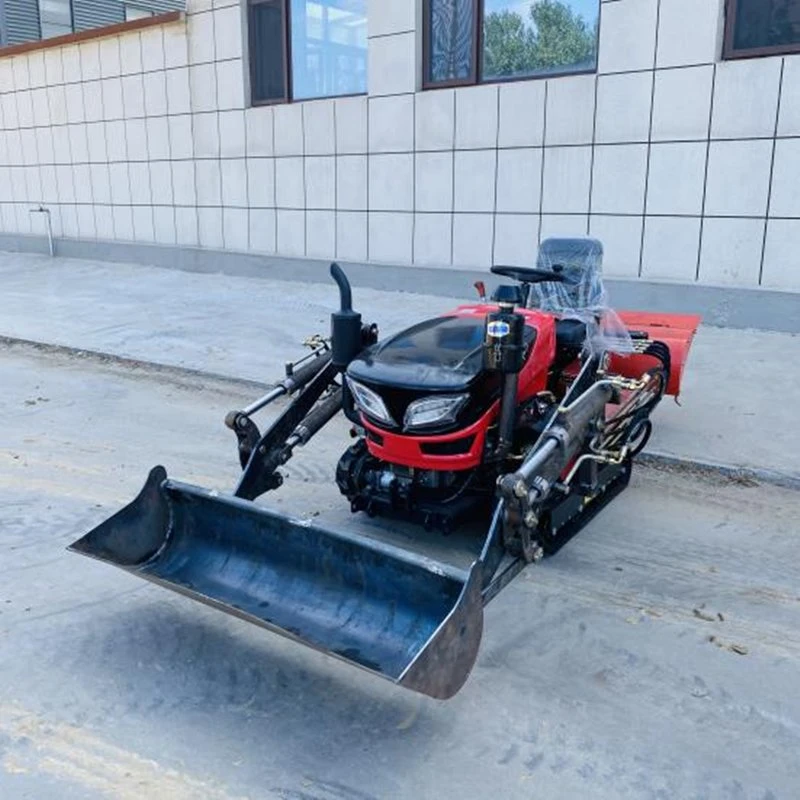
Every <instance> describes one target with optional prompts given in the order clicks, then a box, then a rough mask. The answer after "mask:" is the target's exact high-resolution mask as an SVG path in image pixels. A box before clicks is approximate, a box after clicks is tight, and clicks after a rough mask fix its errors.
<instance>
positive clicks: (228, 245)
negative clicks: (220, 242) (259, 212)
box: [222, 208, 250, 252]
mask: <svg viewBox="0 0 800 800" xmlns="http://www.w3.org/2000/svg"><path fill="white" fill-rule="evenodd" d="M222 234H223V238H224V240H225V249H226V250H235V251H239V252H244V251H245V250H247V249H248V247H249V243H250V214H249V212H248V210H247V209H246V208H226V209H224V211H223V212H222Z"/></svg>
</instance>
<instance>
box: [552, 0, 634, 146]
mask: <svg viewBox="0 0 800 800" xmlns="http://www.w3.org/2000/svg"><path fill="white" fill-rule="evenodd" d="M621 1H622V0H620V2H621ZM595 83H596V78H595V76H594V75H573V76H571V77H565V78H555V79H553V80H551V81H548V83H547V119H546V123H545V144H548V145H553V144H590V143H591V141H592V132H593V130H594V104H595Z"/></svg>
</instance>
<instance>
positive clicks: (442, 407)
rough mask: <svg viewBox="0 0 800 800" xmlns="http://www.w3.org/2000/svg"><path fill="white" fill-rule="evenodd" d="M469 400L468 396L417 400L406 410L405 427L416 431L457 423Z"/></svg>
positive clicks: (459, 395) (455, 395)
mask: <svg viewBox="0 0 800 800" xmlns="http://www.w3.org/2000/svg"><path fill="white" fill-rule="evenodd" d="M467 398H468V395H466V394H450V395H441V396H438V397H426V398H424V399H423V400H415V401H414V402H413V403H411V405H410V406H409V407H408V408H407V409H406V415H405V417H404V419H403V425H404V426H405V427H406V428H408V429H414V428H430V427H431V426H434V425H436V426H438V425H443V424H445V423H448V422H455V421H456V416H457V415H458V412H459V411H461V409H462V408H463V407H464V404H465V403H466V402H467Z"/></svg>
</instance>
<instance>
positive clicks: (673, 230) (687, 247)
mask: <svg viewBox="0 0 800 800" xmlns="http://www.w3.org/2000/svg"><path fill="white" fill-rule="evenodd" d="M699 248H700V218H699V217H647V219H646V220H645V224H644V250H643V252H642V277H643V278H657V279H659V280H671V281H680V282H681V283H692V282H693V281H694V279H695V275H696V273H697V256H698V253H699Z"/></svg>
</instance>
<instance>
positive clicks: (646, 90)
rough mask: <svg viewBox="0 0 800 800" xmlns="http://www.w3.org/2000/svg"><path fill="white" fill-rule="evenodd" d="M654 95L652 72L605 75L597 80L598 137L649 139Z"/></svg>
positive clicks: (619, 140) (607, 138)
mask: <svg viewBox="0 0 800 800" xmlns="http://www.w3.org/2000/svg"><path fill="white" fill-rule="evenodd" d="M652 97H653V73H652V72H633V73H628V74H623V75H601V76H600V77H599V78H598V80H597V123H596V128H595V141H597V142H603V143H611V142H646V141H647V139H648V136H649V132H650V104H651V100H652Z"/></svg>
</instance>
